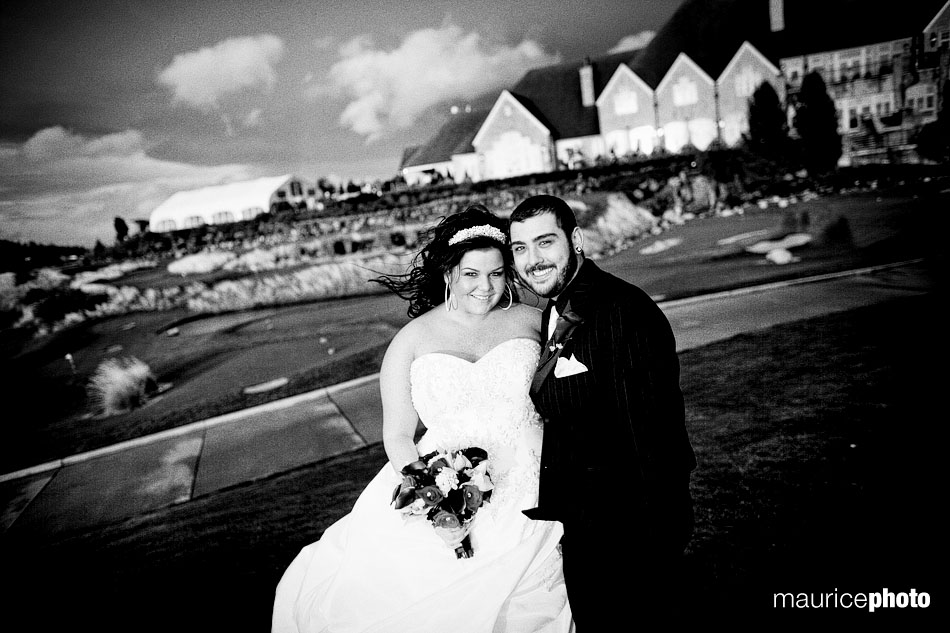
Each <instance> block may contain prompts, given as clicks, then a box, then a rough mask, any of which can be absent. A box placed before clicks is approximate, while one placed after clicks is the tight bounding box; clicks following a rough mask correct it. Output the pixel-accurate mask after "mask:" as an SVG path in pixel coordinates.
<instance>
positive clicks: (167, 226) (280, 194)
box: [149, 174, 319, 233]
mask: <svg viewBox="0 0 950 633" xmlns="http://www.w3.org/2000/svg"><path fill="white" fill-rule="evenodd" d="M318 204H319V203H318V202H317V201H316V187H315V185H314V184H313V183H311V182H308V181H306V180H304V179H302V178H298V177H296V176H292V175H289V174H288V175H283V176H270V177H265V178H258V179H256V180H248V181H243V182H232V183H228V184H225V185H215V186H211V187H202V188H201V189H194V190H191V191H179V192H178V193H175V194H173V195H172V196H171V197H169V198H168V200H166V201H165V202H163V203H161V204H160V205H158V207H156V208H155V210H154V211H152V214H151V215H150V216H149V230H150V231H152V232H156V233H164V232H169V231H177V230H180V229H189V228H194V227H197V226H202V225H205V224H227V223H229V222H240V221H243V220H251V219H253V218H255V217H257V216H258V215H261V214H262V213H272V212H275V211H278V210H281V209H283V208H307V209H315V208H318V207H317V205H318Z"/></svg>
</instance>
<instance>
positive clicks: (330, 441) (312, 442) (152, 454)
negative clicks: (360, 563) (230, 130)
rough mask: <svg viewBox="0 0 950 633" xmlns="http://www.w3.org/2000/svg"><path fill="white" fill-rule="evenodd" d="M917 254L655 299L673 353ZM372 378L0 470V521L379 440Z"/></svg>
mask: <svg viewBox="0 0 950 633" xmlns="http://www.w3.org/2000/svg"><path fill="white" fill-rule="evenodd" d="M935 284H936V282H935V280H934V279H933V278H932V277H931V275H930V274H929V272H928V269H927V268H926V267H925V266H924V265H923V264H922V263H921V262H919V261H914V262H904V263H900V264H895V265H892V266H883V267H874V268H868V269H862V270H857V271H849V272H846V273H839V274H833V275H824V276H821V277H813V278H809V279H803V280H798V281H794V282H783V283H776V284H767V285H764V286H756V287H752V288H746V289H742V290H737V291H731V292H727V293H718V294H713V295H706V296H701V297H693V298H690V299H684V300H678V301H671V302H662V303H660V307H661V308H662V309H663V311H664V312H665V313H666V315H667V317H668V318H669V319H670V323H671V324H672V326H673V330H674V332H675V334H676V338H677V343H678V348H679V350H680V351H682V350H687V349H690V348H693V347H698V346H701V345H706V344H708V343H712V342H715V341H718V340H722V339H726V338H730V337H732V336H735V335H736V334H740V333H743V332H749V331H754V330H758V329H762V328H768V327H771V326H773V325H777V324H781V323H787V322H792V321H798V320H801V319H807V318H810V317H814V316H819V315H821V314H827V313H830V312H836V311H845V310H851V309H854V308H858V307H861V306H865V305H871V304H874V303H879V302H883V301H888V300H891V299H896V298H900V297H906V296H912V295H919V294H925V293H927V292H930V291H931V290H932V289H933V288H934V286H935ZM381 420H382V406H381V404H380V400H379V388H378V375H372V376H367V377H365V378H361V379H358V380H355V381H351V382H348V383H344V384H341V385H337V386H335V387H330V388H327V389H319V390H316V391H313V392H310V393H306V394H302V395H299V396H294V397H291V398H287V399H284V400H280V401H277V402H272V403H268V404H266V405H262V406H259V407H255V408H252V409H247V410H245V411H239V412H235V413H232V414H228V415H225V416H220V417H218V418H213V419H209V420H205V421H202V422H198V423H195V424H191V425H188V426H185V427H181V428H178V429H173V430H171V431H168V432H164V433H159V434H155V435H152V436H148V437H144V438H140V439H138V440H134V441H131V442H125V443H123V444H120V445H116V446H112V447H106V448H104V449H100V450H98V451H93V452H90V453H85V454H81V455H76V456H72V457H70V458H66V459H63V460H60V461H58V462H52V463H49V464H41V465H38V466H37V467H35V468H32V469H26V470H24V471H19V472H17V473H10V474H8V475H4V476H2V477H0V501H2V502H3V504H4V510H3V514H2V516H0V530H2V531H3V532H6V531H8V530H9V531H10V532H11V533H13V532H20V531H23V530H25V531H28V532H29V533H32V535H33V536H34V537H38V536H40V535H46V536H55V535H60V534H63V533H66V532H68V531H72V530H82V529H87V528H90V527H94V526H96V525H102V524H105V523H110V522H114V521H118V520H122V519H125V518H129V517H133V516H136V515H138V514H141V513H144V512H149V511H151V510H156V509H158V508H162V507H165V506H168V505H171V504H177V503H184V502H187V501H189V500H191V499H194V498H196V497H200V496H203V495H208V494H212V493H214V492H216V491H219V490H222V489H225V488H228V487H231V486H235V485H238V484H241V483H244V482H247V481H253V480H255V479H260V478H264V477H268V476H272V475H276V474H279V473H282V472H285V471H288V470H291V469H294V468H297V467H300V466H305V465H308V464H312V463H314V462H318V461H320V460H323V459H326V458H329V457H333V456H335V455H340V454H343V453H346V452H348V451H352V450H354V449H358V448H361V447H364V446H367V445H369V444H374V443H377V442H380V441H381V440H382V428H381Z"/></svg>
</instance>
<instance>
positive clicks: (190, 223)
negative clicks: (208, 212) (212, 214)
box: [185, 215, 205, 229]
mask: <svg viewBox="0 0 950 633" xmlns="http://www.w3.org/2000/svg"><path fill="white" fill-rule="evenodd" d="M204 223H205V219H204V218H203V217H201V216H200V215H192V216H188V217H187V218H185V228H188V229H193V228H195V227H196V226H201V225H202V224H204Z"/></svg>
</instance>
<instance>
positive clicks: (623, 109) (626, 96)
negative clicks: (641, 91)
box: [614, 90, 640, 115]
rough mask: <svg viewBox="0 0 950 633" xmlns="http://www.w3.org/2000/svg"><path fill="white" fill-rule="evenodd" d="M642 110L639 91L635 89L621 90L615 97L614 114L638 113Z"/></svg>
mask: <svg viewBox="0 0 950 633" xmlns="http://www.w3.org/2000/svg"><path fill="white" fill-rule="evenodd" d="M639 110H640V104H639V103H637V93H636V92H634V91H633V90H620V91H618V92H617V96H615V97H614V114H618V115H621V114H636V113H637V112H639Z"/></svg>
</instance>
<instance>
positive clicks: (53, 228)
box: [0, 126, 261, 246]
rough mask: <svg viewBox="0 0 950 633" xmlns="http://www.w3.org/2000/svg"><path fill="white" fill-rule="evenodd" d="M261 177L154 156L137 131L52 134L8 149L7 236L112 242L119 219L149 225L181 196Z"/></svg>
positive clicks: (1, 206)
mask: <svg viewBox="0 0 950 633" xmlns="http://www.w3.org/2000/svg"><path fill="white" fill-rule="evenodd" d="M257 175H261V174H259V173H257V172H256V170H254V169H253V168H252V167H250V166H248V165H240V164H232V165H220V166H211V167H208V166H197V165H190V164H187V163H177V162H172V161H164V160H159V159H156V158H153V157H150V156H149V155H148V154H147V148H146V143H145V141H144V139H143V136H142V134H141V133H140V132H138V131H137V130H126V131H124V132H118V133H115V134H107V135H103V136H98V137H86V136H82V135H80V134H76V133H74V132H71V131H69V130H66V129H64V128H62V127H58V126H57V127H50V128H46V129H43V130H40V131H38V132H37V133H36V134H34V135H33V136H32V137H31V138H30V139H29V140H27V141H26V142H25V143H23V144H21V145H16V144H12V143H4V144H3V145H2V147H0V181H2V182H3V183H4V186H3V188H2V189H0V227H2V228H0V236H2V237H3V238H4V239H13V240H20V241H30V240H33V241H36V242H40V243H55V244H79V245H82V246H92V244H93V243H95V241H96V240H97V239H98V240H102V241H103V242H105V243H108V242H110V241H111V240H112V239H113V238H114V237H115V231H114V228H113V225H112V221H113V219H114V218H115V217H116V216H121V217H124V218H126V219H127V220H134V219H146V218H148V215H149V213H151V211H152V209H154V208H155V207H156V206H158V204H160V203H161V202H162V201H163V200H165V199H166V198H167V197H168V196H170V195H171V194H172V193H174V192H175V191H180V190H183V189H192V188H197V187H203V186H206V185H211V184H219V183H223V182H231V181H235V180H245V179H248V178H253V177H255V176H257ZM130 224H131V222H130Z"/></svg>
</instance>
